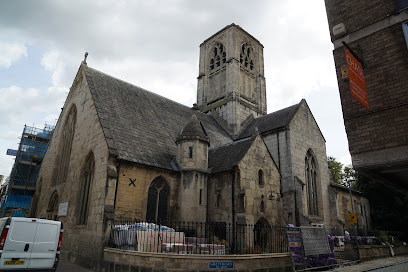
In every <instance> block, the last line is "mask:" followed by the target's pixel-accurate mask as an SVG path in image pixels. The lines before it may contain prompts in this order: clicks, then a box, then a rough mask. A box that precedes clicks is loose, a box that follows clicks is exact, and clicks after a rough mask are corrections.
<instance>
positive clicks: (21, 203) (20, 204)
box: [1, 195, 32, 217]
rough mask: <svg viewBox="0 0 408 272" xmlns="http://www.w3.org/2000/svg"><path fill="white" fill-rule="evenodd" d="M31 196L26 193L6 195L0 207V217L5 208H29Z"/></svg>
mask: <svg viewBox="0 0 408 272" xmlns="http://www.w3.org/2000/svg"><path fill="white" fill-rule="evenodd" d="M31 198H32V196H27V195H8V196H7V200H6V202H5V203H4V204H3V206H2V207H1V215H2V217H4V214H5V212H6V209H7V208H22V209H25V210H28V209H29V208H30V202H31ZM23 215H24V214H23ZM17 217H19V216H17Z"/></svg>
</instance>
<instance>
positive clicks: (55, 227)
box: [28, 219, 61, 269]
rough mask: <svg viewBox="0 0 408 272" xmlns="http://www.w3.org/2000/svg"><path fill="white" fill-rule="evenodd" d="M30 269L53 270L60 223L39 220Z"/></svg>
mask: <svg viewBox="0 0 408 272" xmlns="http://www.w3.org/2000/svg"><path fill="white" fill-rule="evenodd" d="M37 222H38V224H37V230H36V233H35V238H34V241H33V246H32V252H31V258H30V261H29V264H28V268H30V269H32V268H52V267H53V265H54V262H55V257H56V254H57V247H58V239H59V234H60V224H61V223H60V222H57V221H49V220H41V219H37Z"/></svg>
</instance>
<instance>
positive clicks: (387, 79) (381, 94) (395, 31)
mask: <svg viewBox="0 0 408 272" xmlns="http://www.w3.org/2000/svg"><path fill="white" fill-rule="evenodd" d="M326 2H340V1H326ZM364 2H366V1H364ZM374 2H382V1H374ZM389 2H392V3H394V2H393V1H389ZM374 13H375V14H376V10H374ZM349 45H350V47H351V48H352V49H353V50H354V51H356V53H357V54H358V56H359V57H360V58H361V59H362V60H363V62H364V64H365V67H364V75H365V78H366V85H367V96H368V103H369V106H370V109H369V110H367V109H366V108H365V107H364V106H363V105H362V104H361V103H360V102H358V101H357V100H356V99H355V98H354V97H352V96H351V93H350V87H349V81H348V79H346V80H343V79H342V78H341V70H340V69H341V66H342V65H345V64H346V59H345V53H344V47H340V48H338V49H336V50H334V51H333V54H334V59H335V64H336V73H337V80H338V84H339V91H340V98H341V103H342V108H343V117H344V120H345V121H344V122H345V127H346V132H347V136H348V140H349V149H350V153H351V154H352V155H353V154H357V153H361V152H366V151H371V150H377V149H382V148H386V147H393V146H400V145H406V144H408V104H407V103H408V49H407V44H406V42H405V37H404V33H403V31H402V27H401V24H395V25H393V26H390V27H388V28H386V29H383V30H381V31H379V32H376V33H374V34H372V35H369V36H367V37H365V38H363V39H360V40H358V41H356V42H354V43H351V44H349ZM404 103H405V105H404Z"/></svg>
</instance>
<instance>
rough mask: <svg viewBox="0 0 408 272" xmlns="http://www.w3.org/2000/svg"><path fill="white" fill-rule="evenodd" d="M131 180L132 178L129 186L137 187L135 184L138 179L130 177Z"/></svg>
mask: <svg viewBox="0 0 408 272" xmlns="http://www.w3.org/2000/svg"><path fill="white" fill-rule="evenodd" d="M129 180H130V183H129V186H130V185H133V187H136V184H135V181H136V179H131V178H129Z"/></svg>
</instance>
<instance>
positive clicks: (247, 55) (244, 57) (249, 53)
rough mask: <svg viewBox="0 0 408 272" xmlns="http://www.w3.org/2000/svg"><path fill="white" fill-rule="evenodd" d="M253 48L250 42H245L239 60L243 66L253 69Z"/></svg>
mask: <svg viewBox="0 0 408 272" xmlns="http://www.w3.org/2000/svg"><path fill="white" fill-rule="evenodd" d="M253 55H254V52H253V49H252V48H251V46H250V45H249V44H248V43H244V44H243V45H242V46H241V53H240V55H239V62H240V63H241V67H243V68H245V69H247V70H250V71H252V70H253V69H254V61H253Z"/></svg>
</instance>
